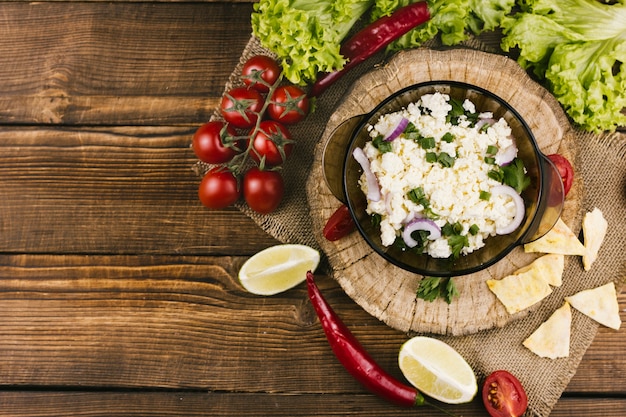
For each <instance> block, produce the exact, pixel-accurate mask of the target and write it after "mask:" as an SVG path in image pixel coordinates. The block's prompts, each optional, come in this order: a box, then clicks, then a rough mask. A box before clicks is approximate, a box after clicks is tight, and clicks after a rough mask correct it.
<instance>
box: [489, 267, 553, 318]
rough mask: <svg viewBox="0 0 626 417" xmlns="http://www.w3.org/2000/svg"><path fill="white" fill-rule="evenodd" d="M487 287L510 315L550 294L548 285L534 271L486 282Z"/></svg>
mask: <svg viewBox="0 0 626 417" xmlns="http://www.w3.org/2000/svg"><path fill="white" fill-rule="evenodd" d="M487 286H488V287H489V289H490V290H491V291H492V292H493V293H494V294H495V295H496V297H498V299H499V300H500V301H501V302H502V304H504V307H505V308H506V311H508V312H509V313H510V314H514V313H517V312H518V311H522V310H524V309H526V308H528V307H530V306H532V305H533V304H535V303H538V302H539V301H541V300H543V299H544V298H545V297H547V296H548V295H550V293H552V288H550V285H548V283H547V282H546V281H545V280H544V279H543V278H541V277H539V276H538V275H537V274H535V273H534V271H530V272H528V271H527V272H522V273H521V274H516V275H508V276H506V277H504V278H502V279H499V280H495V279H490V280H487Z"/></svg>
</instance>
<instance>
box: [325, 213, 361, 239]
mask: <svg viewBox="0 0 626 417" xmlns="http://www.w3.org/2000/svg"><path fill="white" fill-rule="evenodd" d="M355 228H356V224H355V223H354V219H353V218H352V215H351V214H350V209H348V206H346V205H345V204H342V205H341V206H340V207H339V208H338V209H337V210H335V212H334V213H333V214H332V215H331V216H330V218H329V219H328V221H327V222H326V225H325V226H324V230H323V232H322V234H323V235H324V237H325V238H326V240H329V241H331V242H334V241H335V240H339V239H341V238H342V237H345V236H348V235H349V234H350V233H352V231H353V230H354V229H355Z"/></svg>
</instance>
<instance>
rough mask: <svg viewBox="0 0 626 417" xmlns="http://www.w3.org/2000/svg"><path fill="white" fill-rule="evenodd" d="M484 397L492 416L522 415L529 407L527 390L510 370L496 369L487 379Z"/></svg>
mask: <svg viewBox="0 0 626 417" xmlns="http://www.w3.org/2000/svg"><path fill="white" fill-rule="evenodd" d="M482 398H483V404H485V408H487V412H489V415H490V416H491V417H520V416H521V415H522V414H524V412H525V411H526V408H527V407H528V397H527V396H526V391H524V388H523V387H522V384H521V383H520V382H519V380H518V379H517V378H516V377H515V376H513V375H512V374H511V373H510V372H508V371H495V372H493V373H492V374H491V375H489V376H488V377H487V378H486V379H485V383H484V385H483V390H482Z"/></svg>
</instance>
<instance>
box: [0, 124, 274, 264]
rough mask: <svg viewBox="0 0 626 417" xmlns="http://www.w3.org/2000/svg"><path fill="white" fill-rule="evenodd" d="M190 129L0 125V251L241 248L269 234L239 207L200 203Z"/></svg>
mask: <svg viewBox="0 0 626 417" xmlns="http://www.w3.org/2000/svg"><path fill="white" fill-rule="evenodd" d="M194 131H195V128H189V127H135V128H133V127H129V128H90V129H88V128H77V129H69V128H67V129H64V128H54V127H53V128H50V129H45V128H43V129H39V128H20V127H18V128H10V127H5V128H3V129H2V130H0V177H1V178H2V181H0V197H1V198H0V213H1V215H0V230H2V233H0V252H11V253H18V252H24V253H29V252H31V253H32V252H35V253H47V252H55V253H162V254H168V253H169V254H202V255H206V254H228V253H238V254H251V253H255V252H257V251H258V250H260V249H261V248H264V247H267V246H269V245H271V244H275V243H276V241H275V240H274V239H273V238H271V237H270V236H269V235H267V234H266V233H265V232H264V231H263V230H261V229H260V228H259V227H258V226H256V224H255V223H254V222H253V221H252V220H251V219H249V218H248V217H247V216H245V215H244V214H242V213H241V212H239V210H237V209H235V208H231V209H227V210H220V211H211V210H208V209H206V208H205V207H204V206H202V205H201V204H200V202H199V200H198V197H197V188H198V184H199V182H200V177H199V176H198V175H197V174H196V173H194V172H193V170H192V167H193V166H194V164H195V163H196V161H197V160H196V158H195V155H194V154H193V151H192V150H191V148H190V144H191V136H192V134H193V132H194ZM239 230H243V231H245V233H238V232H237V231H239Z"/></svg>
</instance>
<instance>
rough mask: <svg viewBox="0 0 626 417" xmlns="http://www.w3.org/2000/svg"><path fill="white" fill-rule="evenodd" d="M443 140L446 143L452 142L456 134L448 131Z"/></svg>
mask: <svg viewBox="0 0 626 417" xmlns="http://www.w3.org/2000/svg"><path fill="white" fill-rule="evenodd" d="M441 140H442V141H444V142H446V143H452V141H454V135H453V134H452V133H450V132H446V133H445V134H444V135H443V136H442V137H441Z"/></svg>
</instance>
